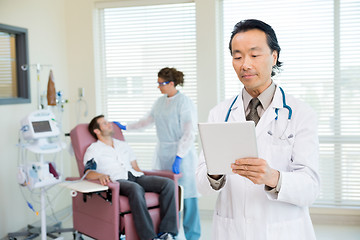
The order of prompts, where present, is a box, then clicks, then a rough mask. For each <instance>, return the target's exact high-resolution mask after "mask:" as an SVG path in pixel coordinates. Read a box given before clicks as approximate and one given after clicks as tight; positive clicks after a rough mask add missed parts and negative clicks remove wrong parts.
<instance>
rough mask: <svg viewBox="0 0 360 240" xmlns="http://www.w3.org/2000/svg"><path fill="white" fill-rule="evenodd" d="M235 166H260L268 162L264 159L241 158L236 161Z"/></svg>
mask: <svg viewBox="0 0 360 240" xmlns="http://www.w3.org/2000/svg"><path fill="white" fill-rule="evenodd" d="M235 164H237V165H254V166H258V165H264V164H266V161H265V160H264V159H262V158H239V159H236V160H235Z"/></svg>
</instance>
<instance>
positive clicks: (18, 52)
mask: <svg viewBox="0 0 360 240" xmlns="http://www.w3.org/2000/svg"><path fill="white" fill-rule="evenodd" d="M27 64H28V53H27V30H26V29H24V28H19V27H13V26H9V25H4V24H0V104H14V103H29V102H30V85H29V73H28V72H27V71H23V70H22V69H21V67H22V66H23V65H27Z"/></svg>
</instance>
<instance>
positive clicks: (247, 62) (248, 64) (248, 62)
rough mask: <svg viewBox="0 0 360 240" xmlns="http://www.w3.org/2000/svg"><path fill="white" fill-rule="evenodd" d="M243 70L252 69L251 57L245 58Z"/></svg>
mask: <svg viewBox="0 0 360 240" xmlns="http://www.w3.org/2000/svg"><path fill="white" fill-rule="evenodd" d="M241 68H242V70H249V69H251V68H252V61H251V59H250V58H249V57H244V61H243V63H242V66H241Z"/></svg>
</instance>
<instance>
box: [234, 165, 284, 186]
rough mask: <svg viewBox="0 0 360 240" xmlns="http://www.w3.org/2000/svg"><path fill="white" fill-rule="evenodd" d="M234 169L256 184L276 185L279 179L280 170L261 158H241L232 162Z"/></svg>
mask: <svg viewBox="0 0 360 240" xmlns="http://www.w3.org/2000/svg"><path fill="white" fill-rule="evenodd" d="M231 168H232V171H233V172H234V173H236V174H239V175H240V176H243V177H246V178H248V179H249V180H250V181H252V182H253V183H255V184H265V185H267V186H269V187H272V188H274V187H276V185H277V184H278V181H279V177H280V173H279V171H277V170H275V169H273V168H271V167H270V166H269V165H268V163H267V162H266V161H265V160H264V159H261V158H240V159H237V160H236V161H235V163H233V164H231Z"/></svg>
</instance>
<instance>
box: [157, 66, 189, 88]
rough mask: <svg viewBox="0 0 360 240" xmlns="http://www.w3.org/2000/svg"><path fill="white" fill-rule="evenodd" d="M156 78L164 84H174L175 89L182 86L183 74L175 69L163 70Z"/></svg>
mask: <svg viewBox="0 0 360 240" xmlns="http://www.w3.org/2000/svg"><path fill="white" fill-rule="evenodd" d="M158 77H159V78H162V79H164V80H165V81H166V82H168V81H170V82H174V85H175V87H176V86H177V85H180V86H183V85H184V74H183V73H182V72H180V71H178V70H176V68H168V67H166V68H163V69H161V70H160V71H159V73H158Z"/></svg>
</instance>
